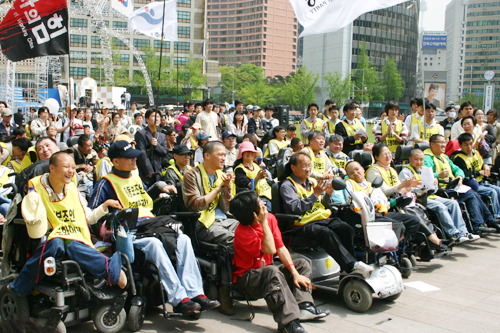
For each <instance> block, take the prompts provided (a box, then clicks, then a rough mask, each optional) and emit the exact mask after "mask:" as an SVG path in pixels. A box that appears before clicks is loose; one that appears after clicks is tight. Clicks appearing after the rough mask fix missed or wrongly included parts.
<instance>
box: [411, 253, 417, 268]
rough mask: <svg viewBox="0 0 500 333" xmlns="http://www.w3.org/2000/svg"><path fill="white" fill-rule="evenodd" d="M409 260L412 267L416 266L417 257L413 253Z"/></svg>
mask: <svg viewBox="0 0 500 333" xmlns="http://www.w3.org/2000/svg"><path fill="white" fill-rule="evenodd" d="M410 261H411V265H412V266H413V267H417V266H418V261H417V257H415V256H414V255H413V254H412V255H411V256H410Z"/></svg>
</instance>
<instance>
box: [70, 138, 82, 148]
mask: <svg viewBox="0 0 500 333" xmlns="http://www.w3.org/2000/svg"><path fill="white" fill-rule="evenodd" d="M78 138H79V137H78V136H72V137H71V138H69V139H68V142H67V143H68V147H69V148H72V147H73V146H74V145H76V144H77V143H78Z"/></svg>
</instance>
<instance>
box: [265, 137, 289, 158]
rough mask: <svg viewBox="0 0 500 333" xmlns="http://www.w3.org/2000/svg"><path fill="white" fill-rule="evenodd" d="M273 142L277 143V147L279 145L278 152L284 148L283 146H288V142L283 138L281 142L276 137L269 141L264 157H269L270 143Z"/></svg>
mask: <svg viewBox="0 0 500 333" xmlns="http://www.w3.org/2000/svg"><path fill="white" fill-rule="evenodd" d="M271 142H274V143H275V144H276V147H278V152H279V151H280V150H281V149H283V148H286V147H288V143H287V142H286V141H285V140H283V141H281V142H279V141H278V140H276V139H272V140H270V141H269V143H268V144H267V148H266V152H265V153H264V158H266V157H268V156H269V145H270V144H271Z"/></svg>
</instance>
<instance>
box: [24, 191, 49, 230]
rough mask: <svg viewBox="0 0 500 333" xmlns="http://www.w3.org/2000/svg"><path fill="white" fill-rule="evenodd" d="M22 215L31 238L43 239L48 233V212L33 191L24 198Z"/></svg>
mask: <svg viewBox="0 0 500 333" xmlns="http://www.w3.org/2000/svg"><path fill="white" fill-rule="evenodd" d="M21 214H22V215H23V218H24V221H25V222H26V229H27V230H28V235H29V236H30V238H33V239H37V238H42V237H43V236H44V235H45V234H46V233H47V229H48V222H47V210H46V209H45V205H44V204H43V202H42V198H41V197H40V195H39V194H38V193H37V192H35V191H31V192H30V193H28V194H27V195H26V196H25V197H24V200H23V202H22V204H21Z"/></svg>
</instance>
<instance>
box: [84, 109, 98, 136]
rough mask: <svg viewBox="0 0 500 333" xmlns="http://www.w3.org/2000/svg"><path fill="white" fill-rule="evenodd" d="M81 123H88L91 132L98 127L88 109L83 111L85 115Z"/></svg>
mask: <svg viewBox="0 0 500 333" xmlns="http://www.w3.org/2000/svg"><path fill="white" fill-rule="evenodd" d="M83 125H88V126H89V127H90V130H91V133H94V132H95V131H96V130H97V128H98V127H99V126H98V124H97V120H95V119H94V118H93V117H92V110H90V109H88V110H86V111H85V116H84V119H83Z"/></svg>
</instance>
